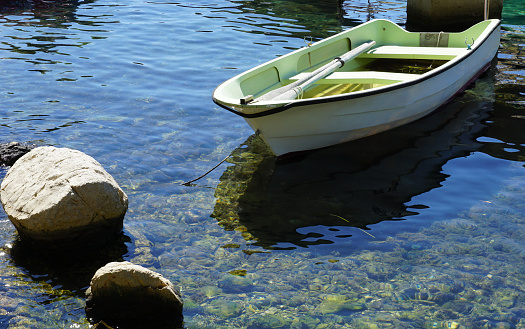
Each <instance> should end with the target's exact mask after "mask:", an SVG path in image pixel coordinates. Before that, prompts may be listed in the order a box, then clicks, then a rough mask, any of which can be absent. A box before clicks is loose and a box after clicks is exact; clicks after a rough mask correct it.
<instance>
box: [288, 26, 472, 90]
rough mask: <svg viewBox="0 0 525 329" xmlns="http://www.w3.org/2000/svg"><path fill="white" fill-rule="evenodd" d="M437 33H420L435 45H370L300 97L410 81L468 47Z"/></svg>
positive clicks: (297, 78) (318, 65) (304, 72)
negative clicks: (457, 45) (451, 41)
mask: <svg viewBox="0 0 525 329" xmlns="http://www.w3.org/2000/svg"><path fill="white" fill-rule="evenodd" d="M436 34H438V33H421V34H420V35H421V37H420V38H421V39H422V40H432V39H434V40H436V43H435V44H434V46H430V45H428V43H427V46H420V47H409V46H397V45H388V46H379V47H375V48H372V49H371V50H369V51H367V52H365V53H363V54H361V55H359V56H358V57H357V58H355V59H354V60H352V62H350V63H346V64H345V65H344V66H343V67H342V68H341V69H339V70H337V71H336V72H333V73H331V74H329V75H328V76H326V77H325V78H323V79H321V80H319V81H317V82H316V83H315V84H314V85H313V86H311V87H310V88H308V89H307V90H306V91H305V92H304V93H303V94H302V98H316V97H323V96H333V95H339V94H343V93H351V92H356V91H360V90H366V89H372V88H378V87H383V86H387V85H391V84H394V83H398V82H405V81H411V80H414V79H417V78H419V77H420V76H421V75H422V74H424V73H427V72H429V71H431V70H433V69H436V68H438V67H439V66H441V65H443V64H445V63H447V62H448V61H450V60H452V59H454V58H456V57H457V56H460V55H463V54H465V52H467V51H468V50H467V46H465V47H463V48H456V47H448V46H447V44H446V43H443V42H442V41H441V40H448V33H441V34H438V37H436ZM348 42H350V41H348ZM438 43H440V46H438ZM422 44H424V43H422ZM303 56H305V55H303ZM324 64H325V63H319V64H317V65H314V66H310V68H308V69H305V70H303V72H302V73H300V74H297V75H294V76H292V77H290V78H289V79H287V80H285V81H283V85H286V84H289V83H292V82H294V81H297V80H299V79H301V78H303V77H305V76H306V75H308V72H312V71H313V70H315V69H316V68H318V67H320V66H322V65H324Z"/></svg>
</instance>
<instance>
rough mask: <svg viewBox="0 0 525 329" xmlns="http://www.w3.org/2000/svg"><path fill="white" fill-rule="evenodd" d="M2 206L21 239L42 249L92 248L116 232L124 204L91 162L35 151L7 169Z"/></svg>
mask: <svg viewBox="0 0 525 329" xmlns="http://www.w3.org/2000/svg"><path fill="white" fill-rule="evenodd" d="M0 198H1V202H2V206H3V207H4V210H5V212H6V213H7V215H8V217H9V220H10V221H11V222H12V223H13V225H14V226H15V227H16V228H17V230H18V233H19V234H20V236H21V237H22V239H25V240H28V241H31V242H36V243H40V244H42V245H45V246H46V247H63V246H64V245H76V246H78V245H79V244H86V243H88V244H98V243H101V242H104V241H105V240H107V239H109V238H113V237H114V236H116V235H117V234H118V233H120V232H121V231H122V225H123V219H124V215H125V214H126V211H127V208H128V198H127V196H126V194H125V193H124V191H122V189H121V188H120V187H119V185H118V184H117V182H116V181H115V180H114V179H113V177H111V175H110V174H108V173H107V172H106V171H105V170H104V168H102V166H101V165H100V164H99V163H98V162H97V161H96V160H95V159H93V158H92V157H90V156H88V155H86V154H84V153H82V152H80V151H75V150H71V149H67V148H56V147H51V146H46V147H38V148H35V149H33V150H31V151H30V152H29V153H27V154H26V155H24V156H23V157H21V158H20V159H19V160H18V161H16V163H15V164H14V165H13V166H12V167H11V168H10V169H9V171H8V172H7V175H6V176H5V178H4V180H3V181H2V184H1V186H0Z"/></svg>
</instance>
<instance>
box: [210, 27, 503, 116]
mask: <svg viewBox="0 0 525 329" xmlns="http://www.w3.org/2000/svg"><path fill="white" fill-rule="evenodd" d="M491 21H498V22H497V24H495V25H494V27H493V28H492V29H491V30H490V32H488V33H487V34H486V36H485V37H484V38H483V40H482V41H481V43H478V44H477V45H476V46H475V48H473V49H472V51H469V52H467V53H466V54H464V55H461V56H460V57H458V58H457V60H452V61H451V62H449V63H450V65H443V66H441V67H438V68H436V69H435V70H432V71H430V72H428V73H426V74H423V75H421V77H419V78H417V79H414V80H409V81H402V82H397V83H395V84H392V85H389V86H383V87H381V88H377V89H369V90H365V91H362V92H360V93H347V94H342V95H335V96H329V97H320V98H310V99H301V100H294V101H291V102H290V103H287V104H285V105H282V106H279V107H273V108H270V109H268V110H263V111H261V112H257V113H243V112H240V111H238V110H236V109H234V108H231V107H229V106H227V105H225V104H222V103H220V102H219V101H218V100H217V99H216V98H215V97H213V102H214V103H215V104H217V105H219V106H220V107H222V108H224V109H225V110H228V111H230V112H232V113H234V114H237V115H239V116H241V117H243V118H247V119H253V118H260V117H264V116H269V115H273V114H277V113H280V112H283V111H286V110H289V109H291V108H295V107H301V106H307V105H315V104H323V103H332V102H340V101H347V100H350V99H358V98H362V97H369V96H373V95H377V94H382V93H386V92H390V91H394V90H398V89H403V88H407V87H411V86H414V85H417V84H419V83H422V82H423V81H426V80H428V79H431V78H433V77H435V76H437V75H440V74H442V73H444V72H447V71H449V70H450V69H452V68H454V67H456V66H457V65H459V64H460V63H462V62H463V61H465V60H466V59H467V58H469V57H470V56H471V55H472V54H474V53H475V52H476V51H477V50H478V49H480V48H481V47H482V45H483V44H484V43H485V42H486V41H487V40H488V39H489V38H490V36H492V34H493V33H494V31H495V30H497V29H498V28H500V26H501V20H497V19H492V20H491ZM394 24H395V23H394ZM396 25H397V24H396ZM398 26H399V25H398ZM489 26H490V24H489ZM489 26H487V28H488V27H489ZM405 31H406V30H405ZM485 31H486V30H483V32H482V33H484V32H485ZM218 88H219V87H217V88H216V89H215V91H216V90H217V89H218ZM215 91H214V94H215ZM261 105H263V104H260V106H261Z"/></svg>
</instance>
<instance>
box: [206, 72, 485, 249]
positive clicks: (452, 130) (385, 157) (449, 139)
mask: <svg viewBox="0 0 525 329" xmlns="http://www.w3.org/2000/svg"><path fill="white" fill-rule="evenodd" d="M492 79H493V78H491V76H488V75H487V76H485V77H484V78H483V79H481V80H478V82H477V83H476V86H475V87H474V88H471V89H469V90H467V91H466V93H465V94H463V95H462V96H461V97H459V98H457V99H455V100H454V101H452V102H451V103H449V104H448V105H446V106H444V107H442V108H441V109H440V110H439V111H437V112H435V113H434V114H432V115H430V116H428V117H426V118H423V119H421V120H419V121H416V122H414V123H411V124H409V125H406V126H403V127H400V128H397V129H394V130H391V131H387V132H384V133H381V134H377V135H374V136H371V137H368V138H364V139H360V140H357V141H353V142H349V143H345V144H342V145H337V146H334V147H329V148H326V149H321V150H317V151H314V152H311V153H307V154H305V155H304V156H303V157H302V158H300V159H294V160H293V161H288V162H286V163H276V162H275V160H274V158H273V157H272V155H271V153H270V151H269V150H268V149H267V148H266V147H265V146H264V144H263V142H262V141H261V140H260V139H259V138H258V137H256V136H250V137H249V138H248V140H247V141H246V142H245V143H244V144H243V145H241V147H239V148H238V149H236V150H235V151H234V152H233V153H232V157H231V161H230V162H231V163H232V164H233V165H231V166H229V167H228V168H227V169H226V171H225V172H224V173H223V175H222V176H221V178H220V183H219V184H218V186H217V188H216V193H215V196H216V198H217V201H216V205H215V208H214V212H213V214H212V217H214V218H216V219H217V220H218V222H219V224H220V225H222V226H223V227H224V228H225V229H226V230H237V231H240V232H242V234H243V236H244V237H245V238H246V239H247V240H254V244H255V245H259V246H262V247H264V248H267V249H293V248H296V247H297V246H299V247H308V246H312V245H320V244H332V243H334V240H336V239H339V238H348V237H350V236H352V234H348V232H352V230H346V229H345V230H342V229H341V228H342V227H349V226H350V227H355V228H359V229H361V230H363V232H366V233H369V232H370V231H367V230H369V226H370V225H371V224H376V223H379V222H381V221H386V220H403V219H406V217H408V216H411V215H415V214H418V209H422V208H427V206H426V205H417V204H410V202H411V200H412V198H413V197H415V196H417V195H420V194H422V193H425V192H427V191H430V190H432V189H435V188H438V187H440V186H441V184H442V182H443V181H444V180H445V179H446V178H447V177H448V176H447V175H446V174H444V173H443V172H442V168H443V166H444V165H445V164H446V163H447V162H448V161H450V160H451V159H454V158H457V157H464V156H468V155H469V154H471V153H472V152H475V151H478V150H479V149H480V148H481V147H482V146H483V144H482V143H480V142H478V141H477V139H478V137H479V136H481V135H482V134H483V130H484V129H485V128H486V125H485V124H483V122H484V120H486V119H487V118H488V117H489V115H490V111H491V110H492V109H493V106H494V92H493V90H494V82H493V80H492ZM312 227H317V228H316V229H310V228H312ZM353 231H354V232H355V231H356V230H355V229H354V230H353Z"/></svg>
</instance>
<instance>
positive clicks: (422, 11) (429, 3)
mask: <svg viewBox="0 0 525 329" xmlns="http://www.w3.org/2000/svg"><path fill="white" fill-rule="evenodd" d="M486 9H488V17H489V18H501V11H502V9H503V0H487V8H486V7H485V0H407V28H408V29H409V30H427V31H461V30H464V29H465V28H468V27H470V26H472V25H474V24H475V23H477V22H480V21H482V20H484V15H485V13H486V11H487V10H486Z"/></svg>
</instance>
